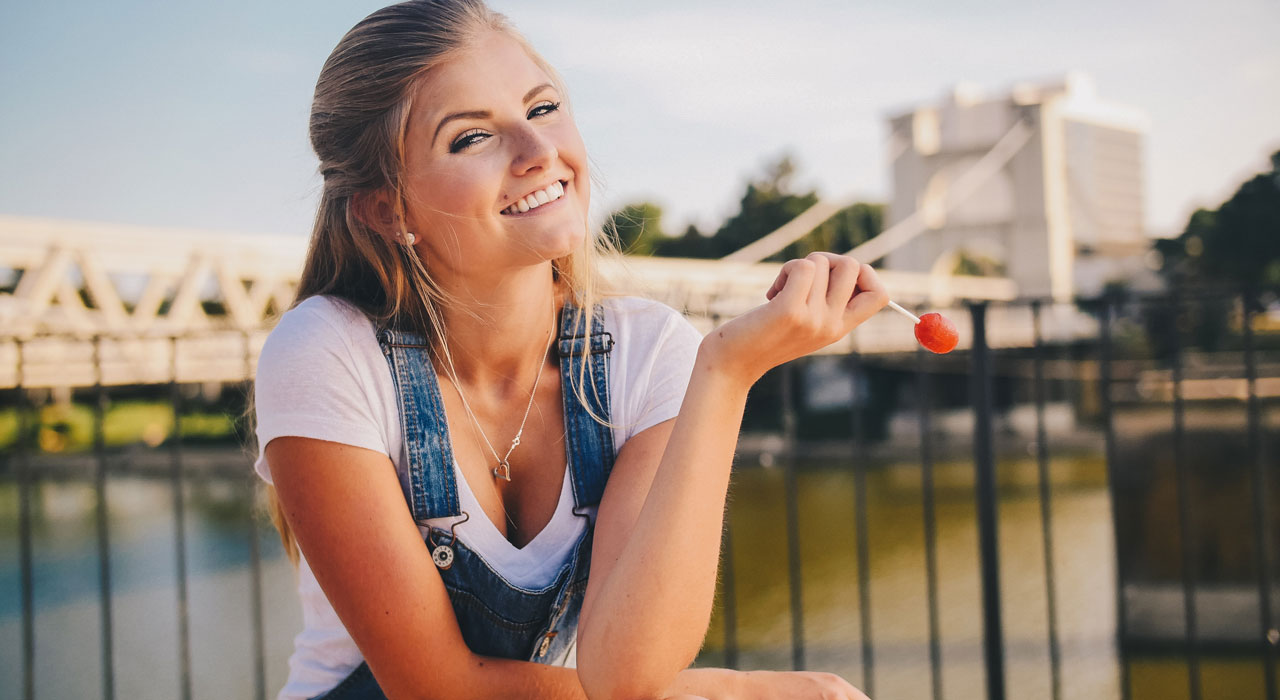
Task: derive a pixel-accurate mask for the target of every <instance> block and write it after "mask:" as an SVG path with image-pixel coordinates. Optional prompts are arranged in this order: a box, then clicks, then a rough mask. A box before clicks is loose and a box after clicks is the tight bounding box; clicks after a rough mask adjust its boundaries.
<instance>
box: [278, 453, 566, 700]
mask: <svg viewBox="0 0 1280 700" xmlns="http://www.w3.org/2000/svg"><path fill="white" fill-rule="evenodd" d="M266 455H267V460H268V464H270V465H271V477H272V480H273V481H274V482H275V486H276V492H277V493H278V494H279V497H280V501H281V504H282V506H283V509H284V515H285V518H286V519H287V520H288V522H289V526H290V527H291V528H292V529H293V532H294V534H295V535H296V537H297V539H298V545H299V547H300V548H301V549H302V552H303V554H304V555H305V556H306V558H307V563H308V564H309V565H310V566H311V570H312V572H313V573H315V576H316V580H317V581H318V582H319V583H320V587H321V588H322V589H323V590H324V592H325V596H326V597H327V598H328V599H329V602H330V603H331V604H332V605H333V608H334V610H335V611H336V612H337V613H338V618H339V619H341V620H342V624H343V625H344V626H345V627H346V628H347V631H348V632H350V634H351V637H352V639H354V640H355V643H356V646H358V647H359V648H360V651H361V653H362V654H363V655H364V657H365V660H366V661H367V662H368V663H369V668H370V669H371V670H372V671H373V674H374V676H375V677H376V678H377V679H378V684H379V685H380V686H381V687H382V689H383V692H385V693H386V694H387V697H388V698H393V699H399V698H450V699H451V700H452V699H454V698H459V699H461V698H540V699H541V698H566V699H567V698H575V699H577V698H582V697H584V696H583V693H582V688H581V685H580V684H579V682H578V679H577V676H576V674H574V672H573V669H565V668H553V667H549V666H545V665H542V664H536V663H530V662H527V661H513V660H508V659H495V658H490V657H482V656H478V655H476V654H473V653H471V651H470V650H469V649H468V648H467V645H466V643H465V642H464V641H463V639H462V632H461V631H460V629H459V628H458V621H457V618H456V617H455V616H454V613H453V607H452V605H451V604H450V602H449V596H448V594H447V592H446V591H445V587H444V582H443V581H442V580H441V578H440V574H439V573H438V572H437V570H436V567H435V564H433V563H432V561H431V557H430V555H429V553H428V552H427V548H426V546H425V545H424V544H423V541H422V535H421V534H420V533H419V531H418V528H417V526H416V525H415V524H414V522H413V519H412V518H411V517H410V515H409V511H408V509H407V508H406V507H405V502H404V495H403V493H402V491H401V490H400V483H399V480H398V479H397V478H396V473H395V468H394V467H393V466H392V464H391V460H390V459H389V458H388V457H387V456H386V455H384V454H380V453H378V452H374V451H371V450H366V449H362V448H359V447H352V446H349V445H343V444H340V443H335V442H326V441H323V440H314V439H310V438H301V437H281V438H276V439H274V440H272V441H271V442H270V443H269V444H268V445H267V447H266Z"/></svg>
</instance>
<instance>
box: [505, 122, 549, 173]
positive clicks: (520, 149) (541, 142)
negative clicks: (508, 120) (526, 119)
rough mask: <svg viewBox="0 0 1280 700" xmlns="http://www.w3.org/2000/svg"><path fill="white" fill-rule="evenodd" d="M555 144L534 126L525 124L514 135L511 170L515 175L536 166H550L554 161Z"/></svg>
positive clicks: (527, 171)
mask: <svg viewBox="0 0 1280 700" xmlns="http://www.w3.org/2000/svg"><path fill="white" fill-rule="evenodd" d="M556 154H557V151H556V145H555V143H554V142H553V141H552V140H551V139H550V138H548V135H547V134H544V133H542V132H541V131H539V130H538V129H537V128H536V127H534V126H532V125H527V126H525V127H524V128H522V129H521V130H520V132H519V134H518V135H517V137H516V151H515V157H514V158H512V161H511V170H512V173H513V174H515V175H524V174H526V173H529V172H532V171H533V170H536V169H538V168H543V169H546V168H550V167H551V166H552V165H553V164H554V163H555V161H556Z"/></svg>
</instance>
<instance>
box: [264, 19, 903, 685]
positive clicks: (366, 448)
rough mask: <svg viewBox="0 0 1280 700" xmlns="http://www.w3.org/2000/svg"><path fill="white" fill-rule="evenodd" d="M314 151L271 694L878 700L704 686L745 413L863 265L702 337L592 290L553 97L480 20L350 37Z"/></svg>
mask: <svg viewBox="0 0 1280 700" xmlns="http://www.w3.org/2000/svg"><path fill="white" fill-rule="evenodd" d="M311 141H312V145H313V147H314V149H315V151H316V154H317V156H318V157H319V159H320V170H321V172H322V174H323V176H324V189H323V192H322V194H321V203H320V208H319V211H318V213H317V216H316V223H315V227H314V230H313V232H312V240H311V247H310V251H309V252H308V255H307V260H306V263H305V267H304V271H303V275H302V280H301V283H300V285H299V289H298V294H297V299H296V300H295V303H294V305H293V307H292V308H291V309H290V310H289V311H288V312H287V313H286V314H285V315H284V317H283V318H282V319H281V321H280V323H279V325H278V326H277V327H276V329H275V330H274V331H273V332H272V333H271V336H270V337H269V338H268V340H267V342H266V344H265V346H264V347H263V350H262V355H261V357H260V359H259V364H258V375H257V378H256V386H255V401H256V419H257V429H256V434H257V438H258V444H259V453H258V459H257V462H256V464H255V468H256V470H257V472H258V474H259V475H260V476H261V477H262V478H263V479H264V480H265V481H266V482H267V483H268V484H271V487H269V488H270V500H271V504H272V506H273V511H274V514H275V516H276V518H275V519H276V524H277V527H278V528H279V529H280V533H281V536H282V538H283V539H284V541H285V544H286V547H288V548H289V550H290V551H291V552H292V553H293V555H294V557H295V560H296V562H297V565H298V574H299V587H298V590H299V595H300V597H301V602H302V608H303V613H304V621H305V629H304V630H303V631H302V633H301V634H300V635H298V637H297V638H296V649H295V652H294V655H293V657H292V659H291V660H290V668H291V673H290V676H289V681H288V683H287V685H286V686H285V688H284V689H283V690H282V691H281V693H280V697H281V698H317V697H323V698H329V699H331V700H337V699H344V698H383V697H395V698H418V697H424V698H425V697H431V698H472V697H474V698H497V697H500V698H518V697H530V698H533V697H538V698H581V697H584V696H585V697H589V698H664V697H712V698H716V697H732V698H830V697H840V698H860V697H862V695H861V694H860V693H858V692H857V691H856V690H855V689H853V688H852V687H851V686H849V684H848V683H846V682H845V681H843V680H842V679H840V678H837V677H835V676H831V675H827V674H818V673H764V672H754V673H738V672H734V671H728V670H723V669H687V668H686V667H687V666H688V664H689V663H690V662H691V660H692V659H693V657H694V655H695V654H696V653H697V651H698V648H699V646H700V644H701V642H702V637H703V635H704V633H705V631H706V627H707V623H708V619H709V617H710V612H711V603H712V597H713V595H714V591H715V579H716V567H717V563H718V548H719V543H720V532H721V528H722V524H723V511H724V504H725V494H726V490H727V488H728V482H729V472H730V465H731V462H732V457H733V452H734V447H735V444H736V441H737V430H738V425H739V424H740V423H741V419H742V410H743V406H744V404H745V400H746V394H747V390H748V389H749V388H750V386H751V385H752V384H753V383H754V382H755V381H756V379H758V378H759V377H760V376H762V375H763V374H764V372H766V371H767V370H769V369H770V368H772V367H774V366H777V365H778V364H781V363H783V362H786V361H788V360H790V359H793V358H795V357H798V356H800V355H804V354H807V353H809V352H812V351H813V350H816V349H818V348H820V347H822V346H824V345H827V344H829V343H831V342H833V341H834V340H836V339H837V338H840V337H842V336H843V335H845V334H847V333H848V332H849V331H850V330H851V329H852V328H853V327H854V326H856V325H858V324H859V323H861V322H862V321H864V320H866V318H868V317H869V316H871V315H872V314H874V313H875V312H876V311H878V310H879V309H880V308H881V307H882V306H883V305H884V304H885V302H886V296H885V294H884V290H883V288H882V287H881V286H880V283H879V281H878V280H877V278H876V276H875V273H874V272H873V271H872V270H871V268H870V267H868V266H866V265H859V264H858V263H857V262H855V261H853V260H851V259H849V258H847V257H842V256H835V255H829V254H814V255H811V256H810V257H809V258H806V259H804V260H794V261H791V262H789V263H787V264H786V265H785V266H784V267H783V269H782V272H781V274H780V275H779V277H778V280H777V281H776V282H775V283H774V285H773V286H772V288H771V289H770V290H768V293H769V300H768V303H766V304H763V305H762V306H760V307H758V308H757V309H755V310H753V311H751V312H749V313H747V314H745V315H743V316H741V317H739V318H737V319H734V320H733V321H731V322H729V323H727V324H725V325H723V326H721V327H720V328H719V329H717V331H716V332H715V333H712V334H711V335H710V336H708V337H707V338H705V339H704V338H702V337H700V335H699V334H698V333H697V332H696V331H695V330H694V329H693V327H692V326H690V324H689V323H688V322H687V321H686V320H685V319H684V318H683V317H681V316H680V314H678V313H677V312H675V311H673V310H672V309H670V308H667V307H665V306H663V305H661V304H657V303H655V302H651V301H647V300H643V299H637V298H629V297H619V296H608V295H605V294H604V293H602V291H601V288H602V285H601V284H600V283H599V281H598V278H597V277H598V276H597V275H596V273H595V269H596V259H597V258H598V257H599V256H600V255H601V254H602V253H603V252H605V251H607V250H608V249H609V245H608V242H607V241H605V240H604V239H603V238H602V237H601V235H600V234H599V233H598V232H593V231H591V230H590V229H589V228H588V224H587V209H588V206H589V201H590V185H589V183H590V177H589V173H588V171H587V162H588V161H587V157H586V149H585V147H584V145H583V143H582V139H581V137H580V136H579V134H578V130H577V126H576V124H575V122H574V119H573V114H572V111H571V110H570V108H569V103H568V100H567V97H566V93H565V89H564V86H563V84H562V83H561V81H560V79H559V78H558V76H557V75H556V74H555V72H554V71H553V70H552V69H551V67H550V66H549V65H547V64H546V62H545V61H543V60H542V59H541V58H540V57H539V56H538V54H537V53H535V52H534V51H533V49H532V48H531V47H530V46H529V45H528V44H527V42H525V41H524V40H523V39H522V38H521V37H520V36H519V35H518V34H516V33H515V31H514V30H513V29H511V27H510V26H509V25H508V23H507V22H506V20H505V19H504V18H503V17H502V16H501V15H497V14H495V13H493V12H491V11H489V10H488V8H486V7H485V6H484V4H483V3H481V2H479V1H478V0H434V1H430V0H417V1H414V2H406V3H402V4H399V5H394V6H391V7H388V8H385V9H383V10H379V11H378V12H375V13H374V14H372V15H370V16H369V17H368V18H366V19H365V20H363V21H362V22H360V23H359V24H358V25H356V27H355V28H353V29H352V30H351V31H350V32H349V33H348V34H347V35H346V36H345V37H343V38H342V40H341V41H340V42H339V43H338V46H337V48H335V49H334V51H333V53H332V55H330V57H329V59H328V61H327V62H326V63H325V66H324V69H323V70H322V72H321V75H320V79H319V82H318V84H317V86H316V94H315V101H314V104H313V107H312V117H311ZM761 293H762V294H764V293H765V290H761ZM555 375H559V376H558V377H557V378H552V377H555ZM544 377H546V380H545V381H544ZM641 523H643V526H641V525H640V524H641Z"/></svg>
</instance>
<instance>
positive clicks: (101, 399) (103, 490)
mask: <svg viewBox="0 0 1280 700" xmlns="http://www.w3.org/2000/svg"><path fill="white" fill-rule="evenodd" d="M102 381H103V379H102V336H100V335H95V336H93V395H94V400H93V456H94V462H95V465H96V468H95V469H94V493H95V495H96V499H97V510H96V516H97V517H96V523H97V531H98V597H99V599H100V606H101V625H102V630H101V632H102V697H103V700H114V698H115V696H116V690H115V660H114V648H113V643H112V636H113V631H112V622H111V536H110V534H109V532H108V528H109V517H108V512H107V446H106V431H105V423H106V411H107V390H106V387H104V386H103V384H102Z"/></svg>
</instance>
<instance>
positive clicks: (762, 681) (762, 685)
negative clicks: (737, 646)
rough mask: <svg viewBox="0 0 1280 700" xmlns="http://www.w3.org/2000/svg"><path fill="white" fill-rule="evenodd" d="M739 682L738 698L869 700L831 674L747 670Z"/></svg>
mask: <svg viewBox="0 0 1280 700" xmlns="http://www.w3.org/2000/svg"><path fill="white" fill-rule="evenodd" d="M738 683H739V688H740V690H739V692H738V694H737V695H735V696H734V697H735V698H739V699H740V700H869V699H868V698H867V696H866V695H864V694H863V693H862V691H860V690H858V689H857V688H855V687H853V686H852V685H850V684H849V682H848V681H846V680H845V679H843V678H841V677H840V676H837V675H836V674H834V673H814V672H811V671H747V672H744V673H742V674H741V675H740V677H739V679H738Z"/></svg>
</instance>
